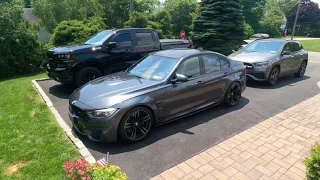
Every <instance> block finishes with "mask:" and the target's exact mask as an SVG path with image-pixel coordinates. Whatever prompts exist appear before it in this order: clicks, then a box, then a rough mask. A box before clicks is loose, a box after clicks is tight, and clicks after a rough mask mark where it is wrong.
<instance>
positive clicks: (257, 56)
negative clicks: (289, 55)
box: [229, 51, 277, 63]
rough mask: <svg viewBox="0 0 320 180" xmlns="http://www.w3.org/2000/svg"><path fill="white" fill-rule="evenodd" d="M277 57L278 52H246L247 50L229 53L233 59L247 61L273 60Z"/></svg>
mask: <svg viewBox="0 0 320 180" xmlns="http://www.w3.org/2000/svg"><path fill="white" fill-rule="evenodd" d="M276 57H277V54H275V53H261V52H246V51H238V52H235V53H233V54H231V55H229V58H230V59H232V60H236V61H241V62H247V63H257V62H265V61H271V60H273V59H275V58H276Z"/></svg>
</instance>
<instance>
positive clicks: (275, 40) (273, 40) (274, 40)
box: [255, 38, 299, 43]
mask: <svg viewBox="0 0 320 180" xmlns="http://www.w3.org/2000/svg"><path fill="white" fill-rule="evenodd" d="M255 41H266V42H283V43H285V42H297V43H299V41H296V40H285V39H273V38H270V39H257V40H255Z"/></svg>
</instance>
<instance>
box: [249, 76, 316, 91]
mask: <svg viewBox="0 0 320 180" xmlns="http://www.w3.org/2000/svg"><path fill="white" fill-rule="evenodd" d="M307 79H310V77H309V76H303V77H301V78H296V77H294V76H284V77H281V78H280V79H279V80H278V82H277V83H276V84H275V85H273V86H271V85H269V84H268V83H267V82H265V81H253V80H248V81H247V86H248V87H251V88H258V89H278V88H282V87H284V86H294V84H295V83H297V82H300V81H304V80H307Z"/></svg>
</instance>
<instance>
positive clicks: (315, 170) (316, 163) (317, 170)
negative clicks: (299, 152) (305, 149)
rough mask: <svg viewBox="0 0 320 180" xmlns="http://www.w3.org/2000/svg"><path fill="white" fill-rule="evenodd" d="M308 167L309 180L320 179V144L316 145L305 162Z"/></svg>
mask: <svg viewBox="0 0 320 180" xmlns="http://www.w3.org/2000/svg"><path fill="white" fill-rule="evenodd" d="M304 163H305V165H306V166H307V177H308V179H309V180H316V179H320V144H318V143H317V144H316V145H315V146H314V147H313V148H312V149H311V153H310V157H307V158H306V159H305V161H304Z"/></svg>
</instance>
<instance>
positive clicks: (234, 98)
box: [224, 82, 241, 106]
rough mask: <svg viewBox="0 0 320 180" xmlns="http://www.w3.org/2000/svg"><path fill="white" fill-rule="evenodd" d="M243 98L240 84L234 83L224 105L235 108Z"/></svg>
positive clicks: (226, 95)
mask: <svg viewBox="0 0 320 180" xmlns="http://www.w3.org/2000/svg"><path fill="white" fill-rule="evenodd" d="M240 98H241V85H240V83H238V82H233V83H232V84H231V85H230V87H229V89H228V90H227V92H226V94H225V97H224V103H225V104H226V105H227V106H235V105H236V104H237V103H238V102H239V100H240Z"/></svg>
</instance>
